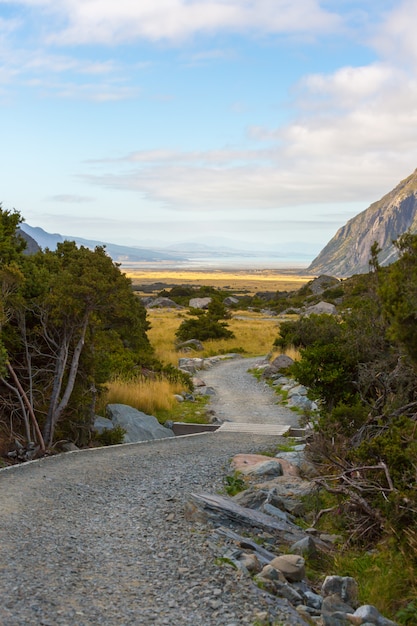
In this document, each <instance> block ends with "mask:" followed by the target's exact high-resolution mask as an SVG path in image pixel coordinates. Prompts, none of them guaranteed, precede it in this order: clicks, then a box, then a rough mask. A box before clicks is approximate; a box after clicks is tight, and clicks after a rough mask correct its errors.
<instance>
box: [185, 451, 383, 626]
mask: <svg viewBox="0 0 417 626" xmlns="http://www.w3.org/2000/svg"><path fill="white" fill-rule="evenodd" d="M303 448H304V446H303V445H299V446H296V447H295V449H294V450H293V451H292V452H281V453H279V455H277V457H275V458H268V457H265V456H262V455H246V454H245V455H244V454H240V455H236V456H235V457H234V458H233V459H232V464H231V466H232V470H233V471H234V472H238V476H240V477H243V480H244V481H245V483H246V485H247V487H248V488H247V489H245V490H244V491H242V492H240V493H239V494H237V495H236V496H234V497H226V496H219V495H211V494H192V498H191V500H190V502H189V503H188V505H187V509H186V517H187V518H188V519H198V521H200V522H202V521H203V522H206V523H209V522H210V523H212V524H213V525H214V530H213V535H214V536H215V537H216V539H217V542H218V543H217V549H218V550H219V558H220V560H221V561H222V562H224V563H230V564H233V565H234V566H235V567H237V568H238V569H239V570H240V571H241V572H242V573H243V574H244V575H246V576H250V577H251V578H252V579H253V580H254V581H255V582H256V583H257V584H258V586H259V587H260V588H261V589H263V590H264V592H267V593H269V594H271V595H272V596H274V597H275V598H276V599H277V602H279V603H280V604H281V605H282V604H283V603H285V606H286V607H288V608H290V609H292V610H294V615H296V616H297V617H296V618H295V617H294V622H293V623H294V624H295V623H296V624H305V625H307V624H310V625H316V626H352V624H353V625H357V626H359V625H362V626H372V625H373V626H395V623H394V622H392V621H391V620H389V619H387V618H385V617H384V616H382V615H381V614H380V612H379V611H378V610H377V608H376V607H374V606H371V605H362V606H359V603H358V585H357V583H356V581H355V580H354V579H353V578H351V577H344V576H327V577H326V578H325V580H324V582H323V583H322V584H321V585H320V586H319V587H317V586H312V585H311V584H310V583H309V581H308V580H307V577H306V564H308V563H309V561H310V562H312V563H313V562H314V560H315V559H316V558H317V556H318V555H319V554H320V552H323V553H329V552H331V551H332V550H334V549H337V545H338V542H339V541H341V538H340V537H339V536H337V535H328V534H326V533H320V532H318V531H317V530H316V529H314V528H309V529H302V528H301V527H300V526H298V525H297V524H296V521H295V519H296V518H295V516H297V517H300V516H302V515H303V512H304V511H303V502H302V496H303V495H306V494H309V493H310V494H311V493H312V492H313V491H314V490H315V489H316V486H315V483H314V481H313V480H311V478H312V476H313V475H314V473H315V469H314V467H313V466H312V465H311V464H310V463H308V462H307V461H306V460H305V457H304V453H303ZM248 535H249V537H250V536H252V537H253V539H250V538H248ZM260 541H261V543H262V545H260ZM219 542H220V543H219ZM265 545H266V546H267V548H266V547H264V546H265Z"/></svg>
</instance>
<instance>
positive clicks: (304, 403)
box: [287, 395, 314, 411]
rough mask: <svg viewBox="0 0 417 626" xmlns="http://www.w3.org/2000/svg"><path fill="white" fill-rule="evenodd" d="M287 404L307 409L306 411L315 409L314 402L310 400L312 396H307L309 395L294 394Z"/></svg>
mask: <svg viewBox="0 0 417 626" xmlns="http://www.w3.org/2000/svg"><path fill="white" fill-rule="evenodd" d="M287 406H289V407H292V406H293V407H296V408H298V409H305V410H306V411H313V410H314V406H313V402H312V401H311V400H310V398H307V396H299V395H293V396H291V398H290V399H289V400H288V404H287Z"/></svg>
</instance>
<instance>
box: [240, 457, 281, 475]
mask: <svg viewBox="0 0 417 626" xmlns="http://www.w3.org/2000/svg"><path fill="white" fill-rule="evenodd" d="M242 474H245V475H246V476H282V474H283V471H282V465H281V463H280V462H279V461H278V460H277V459H269V460H267V461H264V462H263V463H257V464H256V465H250V466H249V467H247V468H246V469H242Z"/></svg>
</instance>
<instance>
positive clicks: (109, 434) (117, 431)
mask: <svg viewBox="0 0 417 626" xmlns="http://www.w3.org/2000/svg"><path fill="white" fill-rule="evenodd" d="M125 434H126V431H125V429H124V428H122V427H121V426H115V427H114V428H106V429H104V430H103V432H102V433H100V434H97V435H96V440H97V441H99V442H100V443H102V444H103V446H116V445H118V444H120V443H123V439H124V436H125Z"/></svg>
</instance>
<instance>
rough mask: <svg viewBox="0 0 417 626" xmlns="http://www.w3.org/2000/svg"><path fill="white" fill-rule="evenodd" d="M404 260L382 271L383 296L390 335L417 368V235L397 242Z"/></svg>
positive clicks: (406, 235)
mask: <svg viewBox="0 0 417 626" xmlns="http://www.w3.org/2000/svg"><path fill="white" fill-rule="evenodd" d="M394 243H395V245H396V246H397V248H398V250H399V253H400V258H399V260H398V261H397V262H396V263H393V264H392V265H391V266H390V267H389V268H388V269H387V270H385V271H384V272H380V276H379V281H380V284H379V295H380V297H381V300H382V304H383V308H384V313H385V314H386V316H387V318H388V320H389V323H390V328H389V336H390V338H391V339H393V340H396V341H399V342H400V344H401V345H402V347H403V348H404V350H405V351H406V353H407V354H408V355H409V356H410V358H411V359H412V361H413V363H414V365H415V366H417V323H416V321H417V235H411V234H410V233H406V234H404V235H402V236H401V237H400V238H399V239H398V240H397V241H396V242H394Z"/></svg>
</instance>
